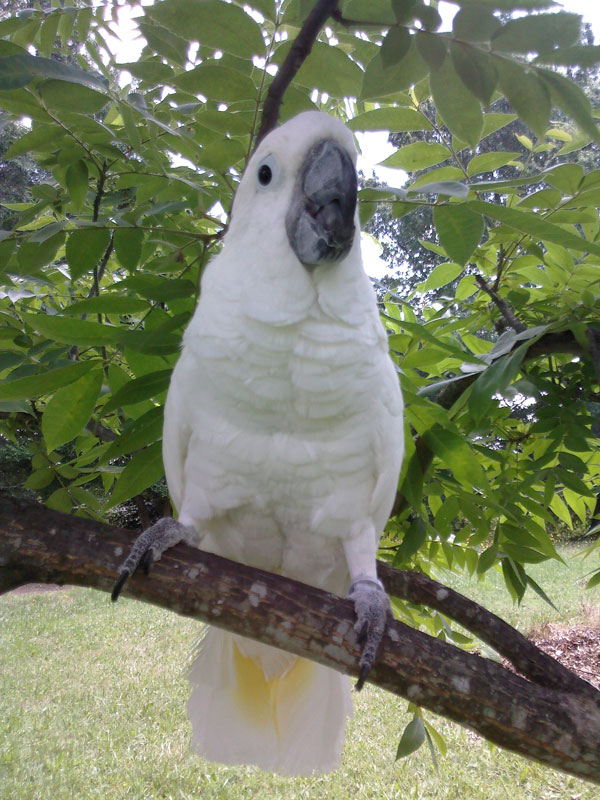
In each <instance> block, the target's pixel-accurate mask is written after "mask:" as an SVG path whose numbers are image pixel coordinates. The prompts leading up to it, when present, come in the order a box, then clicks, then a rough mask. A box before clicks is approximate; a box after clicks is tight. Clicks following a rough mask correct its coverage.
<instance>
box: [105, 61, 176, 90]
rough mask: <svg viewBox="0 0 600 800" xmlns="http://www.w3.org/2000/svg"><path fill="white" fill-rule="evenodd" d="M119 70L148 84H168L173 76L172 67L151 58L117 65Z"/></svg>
mask: <svg viewBox="0 0 600 800" xmlns="http://www.w3.org/2000/svg"><path fill="white" fill-rule="evenodd" d="M118 67H119V69H121V70H127V72H130V73H131V74H132V75H133V76H134V78H138V79H139V80H141V81H146V82H147V83H150V84H157V83H160V84H162V83H169V81H170V80H171V78H172V77H173V75H174V72H173V67H170V66H169V65H168V64H165V63H163V62H162V61H161V60H160V59H159V58H157V57H156V56H153V57H152V58H149V59H146V60H144V61H133V62H127V63H125V64H119V65H118Z"/></svg>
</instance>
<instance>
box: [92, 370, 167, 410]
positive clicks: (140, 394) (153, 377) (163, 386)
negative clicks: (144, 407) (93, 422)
mask: <svg viewBox="0 0 600 800" xmlns="http://www.w3.org/2000/svg"><path fill="white" fill-rule="evenodd" d="M170 380H171V370H170V369H161V370H158V371H157V372H150V373H148V374H147V375H142V377H141V378H134V380H132V381H129V383H126V384H125V386H122V387H121V388H120V389H119V390H118V391H116V392H115V393H114V395H113V396H112V397H111V398H110V400H109V401H108V403H107V404H106V405H105V406H104V411H105V412H107V413H108V412H109V411H113V410H114V409H116V408H119V407H122V406H128V405H133V404H135V403H140V402H141V401H142V400H149V399H150V398H152V397H157V396H158V395H160V394H162V393H163V392H166V391H167V389H168V388H169V381H170Z"/></svg>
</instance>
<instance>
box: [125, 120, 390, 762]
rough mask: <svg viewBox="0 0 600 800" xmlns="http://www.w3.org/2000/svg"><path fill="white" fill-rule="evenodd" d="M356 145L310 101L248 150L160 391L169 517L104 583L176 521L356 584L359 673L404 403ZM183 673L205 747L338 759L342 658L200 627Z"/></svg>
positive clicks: (128, 568)
mask: <svg viewBox="0 0 600 800" xmlns="http://www.w3.org/2000/svg"><path fill="white" fill-rule="evenodd" d="M355 162H356V149H355V146H354V140H353V137H352V134H351V133H350V131H349V130H348V129H347V128H346V127H345V125H343V124H342V123H341V122H339V121H338V120H335V119H333V118H332V117H330V116H328V115H327V114H324V113H321V112H313V111H308V112H305V113H302V114H299V115H298V116H296V117H294V118H293V119H291V120H289V121H288V122H286V123H285V124H283V125H281V126H280V127H279V128H277V129H276V130H274V131H272V132H271V133H269V134H268V135H267V136H266V137H265V138H264V139H263V141H262V142H261V143H260V145H259V146H258V148H257V149H256V151H255V152H254V154H253V155H252V157H251V158H250V160H249V162H248V165H247V168H246V170H245V173H244V175H243V178H242V180H241V182H240V185H239V188H238V191H237V194H236V197H235V201H234V204H233V209H232V216H231V222H230V225H229V229H228V231H227V234H226V236H225V239H224V246H223V249H222V251H221V252H220V253H219V255H218V256H216V258H214V259H213V260H212V261H211V262H210V263H209V265H208V266H207V268H206V271H205V273H204V275H203V277H202V287H201V295H200V301H199V303H198V307H197V309H196V311H195V314H194V316H193V318H192V320H191V322H190V324H189V327H188V328H187V331H186V333H185V336H184V343H183V350H182V353H181V357H180V359H179V361H178V363H177V365H176V367H175V370H174V372H173V377H172V380H171V386H170V389H169V393H168V397H167V402H166V408H165V425H164V437H163V456H164V464H165V470H166V476H167V482H168V486H169V491H170V493H171V497H172V500H173V503H174V506H175V508H176V509H177V510H178V521H175V520H173V519H164V520H159V522H158V523H156V525H154V526H153V527H152V528H150V529H149V530H148V531H146V532H145V533H144V534H142V536H141V537H140V538H139V539H138V540H137V542H136V544H135V545H134V548H133V550H132V552H131V554H130V556H129V557H128V559H127V560H126V561H125V563H124V564H123V566H122V569H121V575H120V578H119V581H118V582H117V585H116V586H115V591H114V593H113V599H116V597H117V596H118V593H119V591H120V589H121V587H122V585H123V583H124V582H125V580H126V579H127V577H128V575H130V574H131V573H133V571H134V570H135V569H136V567H137V565H138V564H139V563H140V561H144V562H145V563H146V564H148V563H149V562H150V561H152V560H156V559H158V558H160V555H161V553H162V552H164V550H166V549H167V548H168V547H170V546H172V545H174V544H176V543H177V542H178V541H182V540H184V541H187V542H188V543H190V544H192V545H195V546H196V547H199V548H202V549H203V550H207V551H209V552H213V553H217V554H219V555H221V556H225V557H226V558H230V559H233V560H235V561H239V562H242V563H243V564H247V565H250V566H254V567H260V568H262V569H265V570H269V571H271V572H275V573H280V574H282V575H286V576H288V577H290V578H294V579H296V580H299V581H302V582H304V583H307V584H310V585H312V586H316V587H319V588H321V589H324V590H327V591H329V592H333V593H336V594H340V595H343V594H345V593H347V592H348V591H349V596H350V598H351V599H353V601H354V604H355V609H356V614H357V623H356V629H357V631H359V632H360V633H361V634H362V639H363V641H365V644H364V647H363V656H362V659H361V667H362V679H364V676H365V675H366V672H367V671H368V669H369V668H370V665H371V663H372V661H373V658H374V656H375V651H376V648H377V645H378V644H379V640H380V638H381V635H382V633H383V630H384V627H385V619H386V614H387V613H388V610H389V602H388V599H387V597H386V595H385V592H384V591H383V587H382V585H381V583H380V582H379V580H378V578H377V572H376V560H375V559H376V552H377V546H378V541H379V537H380V534H381V532H382V530H383V528H384V526H385V524H386V521H387V519H388V516H389V514H390V511H391V508H392V504H393V500H394V496H395V492H396V488H397V481H398V474H399V471H400V465H401V459H402V452H403V420H402V396H401V393H400V388H399V385H398V376H397V374H396V370H395V368H394V365H393V363H392V361H391V359H390V357H389V354H388V345H387V340H386V335H385V332H384V329H383V327H382V325H381V322H380V319H379V314H378V310H377V304H376V299H375V295H374V292H373V289H372V287H371V284H370V281H369V279H368V277H367V276H366V275H365V272H364V269H363V264H362V258H361V250H360V231H359V223H358V213H357V177H356V169H355ZM190 683H191V697H190V700H189V703H188V711H189V716H190V720H191V724H192V746H193V749H195V750H197V751H198V752H199V753H200V754H202V755H203V756H205V757H206V758H208V759H210V760H213V761H219V762H223V763H228V764H240V763H243V764H256V765H258V766H259V767H262V768H263V769H265V770H270V771H276V772H280V773H283V774H307V773H311V772H313V771H317V772H325V771H328V770H330V769H333V768H335V767H336V766H337V765H338V764H339V761H340V753H341V749H342V745H343V740H344V732H345V726H346V718H347V716H348V715H350V714H351V713H352V702H351V697H350V682H349V678H348V677H347V676H345V675H341V674H339V673H337V672H335V671H333V670H331V669H328V668H326V667H324V666H321V665H319V664H316V663H314V662H312V661H307V660H305V659H302V658H298V657H297V656H294V655H290V654H289V653H286V652H283V651H280V650H277V649H275V648H272V647H269V646H266V645H264V644H261V643H259V642H256V641H252V640H249V639H246V638H243V637H241V636H237V635H234V634H231V633H228V632H225V631H223V630H221V629H218V628H209V630H208V632H207V634H206V636H205V637H204V639H203V642H202V645H201V648H200V650H199V653H198V655H197V656H196V659H195V661H194V663H193V665H192V667H191V671H190Z"/></svg>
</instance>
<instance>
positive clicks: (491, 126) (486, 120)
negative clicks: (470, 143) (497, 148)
mask: <svg viewBox="0 0 600 800" xmlns="http://www.w3.org/2000/svg"><path fill="white" fill-rule="evenodd" d="M516 118H517V117H516V115H515V114H499V113H496V112H494V111H491V112H489V113H488V114H484V115H483V133H482V134H481V138H482V139H484V138H485V137H486V136H489V135H490V133H494V132H495V131H499V130H500V129H501V128H504V127H505V126H506V125H509V124H510V123H511V122H514V120H516Z"/></svg>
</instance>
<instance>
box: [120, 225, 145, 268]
mask: <svg viewBox="0 0 600 800" xmlns="http://www.w3.org/2000/svg"><path fill="white" fill-rule="evenodd" d="M113 241H114V245H115V252H116V254H117V258H118V259H119V262H120V263H121V264H122V265H123V266H124V267H125V269H127V270H129V271H130V272H133V271H134V270H135V268H136V267H137V265H138V264H139V262H140V257H141V255H142V243H143V241H144V231H143V230H140V229H139V228H117V229H116V230H115V232H114V236H113Z"/></svg>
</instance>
